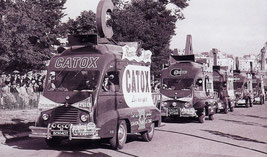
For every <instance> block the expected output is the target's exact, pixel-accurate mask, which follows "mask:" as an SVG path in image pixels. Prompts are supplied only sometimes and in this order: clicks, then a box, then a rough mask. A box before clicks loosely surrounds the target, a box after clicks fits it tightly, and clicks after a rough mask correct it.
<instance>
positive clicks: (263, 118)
mask: <svg viewBox="0 0 267 157" xmlns="http://www.w3.org/2000/svg"><path fill="white" fill-rule="evenodd" d="M244 116H247V117H252V118H259V119H262V120H267V117H261V116H256V115H247V114H246V115H244Z"/></svg>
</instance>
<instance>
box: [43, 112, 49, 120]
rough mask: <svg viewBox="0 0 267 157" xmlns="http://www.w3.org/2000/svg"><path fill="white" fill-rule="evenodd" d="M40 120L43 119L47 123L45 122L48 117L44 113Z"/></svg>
mask: <svg viewBox="0 0 267 157" xmlns="http://www.w3.org/2000/svg"><path fill="white" fill-rule="evenodd" d="M42 118H43V120H44V121H47V120H48V119H49V115H48V114H46V113H44V114H43V115H42Z"/></svg>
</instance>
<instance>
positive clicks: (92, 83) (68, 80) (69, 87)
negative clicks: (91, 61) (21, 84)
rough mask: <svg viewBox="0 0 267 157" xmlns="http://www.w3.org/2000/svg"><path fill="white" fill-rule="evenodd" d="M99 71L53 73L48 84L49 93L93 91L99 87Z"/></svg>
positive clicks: (50, 74)
mask: <svg viewBox="0 0 267 157" xmlns="http://www.w3.org/2000/svg"><path fill="white" fill-rule="evenodd" d="M99 74H100V72H99V71H96V70H89V71H86V70H84V71H79V70H77V71H64V70H62V71H52V72H50V73H49V78H48V82H47V90H48V91H62V92H69V91H73V92H78V91H81V92H83V91H93V90H95V89H96V87H97V82H98V80H99Z"/></svg>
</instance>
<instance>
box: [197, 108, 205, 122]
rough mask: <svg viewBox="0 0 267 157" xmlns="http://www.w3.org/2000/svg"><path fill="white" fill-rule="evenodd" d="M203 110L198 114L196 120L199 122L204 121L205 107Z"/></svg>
mask: <svg viewBox="0 0 267 157" xmlns="http://www.w3.org/2000/svg"><path fill="white" fill-rule="evenodd" d="M202 110H203V111H202V112H201V111H200V113H199V114H198V121H199V122H200V123H204V122H205V117H206V111H205V108H203V109H202Z"/></svg>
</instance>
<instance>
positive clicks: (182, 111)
mask: <svg viewBox="0 0 267 157" xmlns="http://www.w3.org/2000/svg"><path fill="white" fill-rule="evenodd" d="M194 113H195V110H194V109H186V108H182V109H181V114H186V115H193V114H194Z"/></svg>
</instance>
